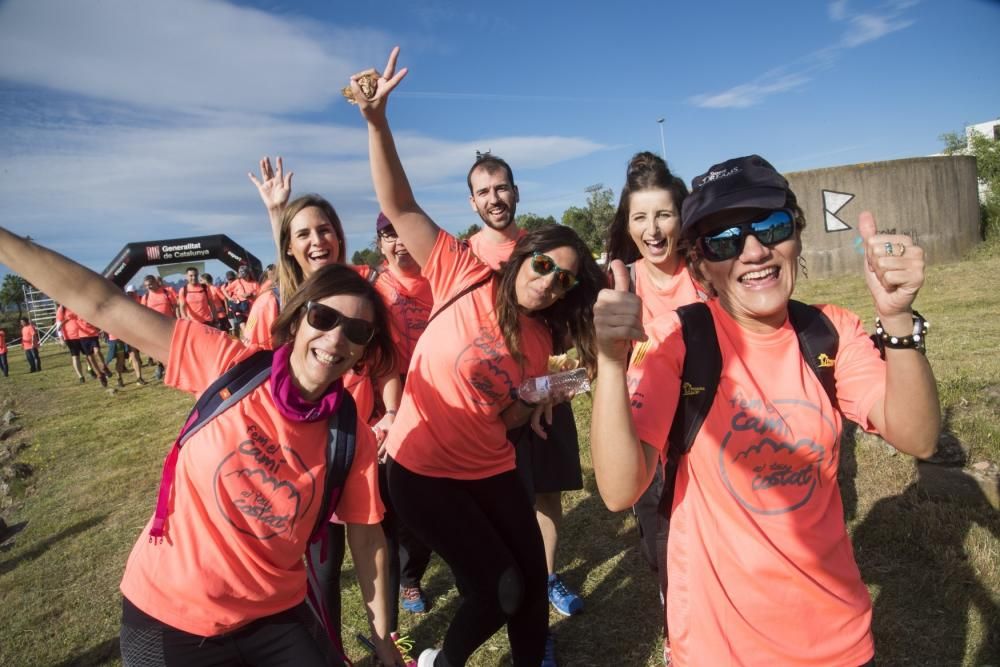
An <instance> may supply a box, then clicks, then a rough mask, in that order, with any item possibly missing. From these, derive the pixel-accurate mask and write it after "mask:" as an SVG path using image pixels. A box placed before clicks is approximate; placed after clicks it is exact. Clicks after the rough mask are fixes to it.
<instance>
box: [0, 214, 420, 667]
mask: <svg viewBox="0 0 1000 667" xmlns="http://www.w3.org/2000/svg"><path fill="white" fill-rule="evenodd" d="M0 263H3V264H5V265H7V266H9V267H10V268H11V269H13V270H14V271H17V272H18V273H19V274H21V275H22V276H23V277H24V278H25V279H26V280H29V281H31V282H32V283H33V284H35V285H36V286H37V287H38V288H39V289H41V290H44V291H45V293H47V294H49V295H51V296H52V297H53V298H56V299H58V300H59V301H60V302H62V303H64V304H66V306H67V307H69V308H72V309H73V310H75V311H76V312H78V313H80V315H81V316H82V317H85V318H86V319H87V320H89V321H91V322H93V323H94V324H95V325H97V326H99V327H101V328H102V329H104V330H105V331H107V332H109V333H111V334H114V335H115V336H116V337H118V338H120V339H122V340H124V341H126V342H127V343H129V344H130V345H134V346H136V347H141V348H142V349H143V350H144V351H146V352H148V353H150V354H152V355H154V356H155V357H156V358H158V359H162V360H164V361H168V362H169V363H168V364H167V376H166V378H165V382H166V383H167V384H169V385H171V386H173V387H176V388H178V389H180V390H182V391H187V392H191V393H194V394H201V393H203V392H204V391H205V390H206V388H207V387H209V386H210V385H213V383H214V382H215V381H216V379H217V378H219V377H220V376H221V375H223V374H226V373H228V372H229V371H230V370H232V369H233V368H235V367H240V368H244V367H245V366H246V364H244V362H247V361H248V360H249V359H251V358H253V359H258V358H259V357H258V356H257V355H255V354H254V353H255V350H254V349H252V348H246V347H244V346H243V345H242V344H241V343H240V342H239V341H235V340H233V339H232V338H230V337H229V336H227V335H225V334H224V333H223V332H221V331H219V330H218V329H215V328H212V327H210V326H208V325H204V324H201V323H199V322H194V321H190V320H174V319H172V318H168V317H166V316H164V315H161V314H159V313H157V312H155V311H153V310H151V309H149V308H144V307H142V306H140V305H139V304H137V303H135V302H134V301H132V299H130V298H128V297H127V296H125V295H124V294H122V293H121V292H120V291H119V290H117V289H116V288H115V287H114V286H113V285H111V283H109V282H108V281H106V280H104V279H103V278H101V277H100V276H98V275H97V274H95V273H93V272H92V271H89V270H88V269H85V268H84V267H82V266H80V265H79V264H76V263H74V262H72V261H70V260H68V259H66V258H65V257H62V256H61V255H58V254H56V253H54V252H51V251H49V250H46V249H45V248H42V247H40V246H37V245H35V244H33V243H31V242H30V241H26V240H25V239H22V238H20V237H17V236H14V235H13V234H11V233H10V232H8V231H7V230H5V229H2V228H0ZM275 332H276V342H277V343H278V348H277V349H276V350H275V352H274V355H273V360H272V361H271V364H270V368H269V370H268V375H267V379H266V380H264V381H263V382H262V383H260V384H259V385H256V386H255V387H254V388H252V389H250V390H249V391H248V392H247V393H246V394H245V395H243V396H242V397H241V398H239V399H238V403H239V405H238V406H234V407H235V409H224V410H221V411H219V412H217V413H216V414H215V418H214V419H213V420H212V422H211V425H209V426H207V427H205V428H201V429H199V430H197V431H192V434H191V435H190V438H188V439H187V440H186V443H185V444H184V446H183V447H180V446H179V445H177V446H175V447H174V449H173V450H172V451H171V454H170V456H168V458H167V462H166V463H165V464H164V476H163V480H162V482H161V495H160V498H159V501H158V502H157V509H156V513H155V514H154V516H153V518H152V519H151V520H150V523H149V524H148V525H147V527H146V528H145V529H144V530H143V534H142V535H141V536H140V537H139V539H138V540H137V542H136V544H135V546H134V547H133V549H132V553H131V555H130V556H129V560H128V565H127V566H126V570H125V575H124V577H123V579H122V583H121V590H122V593H123V596H124V598H123V614H122V632H121V650H122V658H123V662H124V664H126V665H137V666H143V667H144V666H146V665H183V666H184V667H192V666H197V665H207V664H233V663H237V662H242V661H244V660H247V661H255V662H267V663H269V664H273V663H274V662H278V661H284V662H287V663H289V664H292V663H294V664H302V665H317V666H319V665H326V664H328V663H327V660H328V656H329V655H333V654H334V653H335V651H336V650H338V649H337V648H335V647H333V646H332V645H331V644H330V643H329V642H327V641H326V640H325V639H320V638H317V637H315V636H314V634H313V632H312V627H313V626H314V625H315V624H316V623H317V620H316V619H315V617H314V616H313V614H312V612H311V611H310V609H309V608H308V606H307V605H306V602H305V596H306V572H305V568H304V566H303V555H304V554H305V551H306V547H307V542H308V540H309V539H310V535H311V534H312V531H313V527H314V526H316V525H322V522H325V521H326V520H327V518H326V517H321V516H320V511H321V506H325V505H326V503H324V502H320V500H321V499H322V498H324V497H326V496H327V495H330V494H332V495H333V496H334V497H337V498H339V502H336V503H335V504H334V508H335V510H336V512H337V515H338V516H339V517H340V519H341V520H343V521H345V522H347V523H349V524H357V525H364V526H372V527H373V528H374V530H372V531H369V532H368V533H367V534H368V535H369V536H370V539H368V540H367V541H365V542H363V543H362V542H361V541H359V542H358V544H357V550H356V551H355V554H356V556H355V566H356V569H357V570H358V577H359V580H361V584H362V588H363V589H364V590H365V591H366V593H367V595H366V598H367V599H369V600H372V601H373V602H372V603H371V604H372V605H377V604H378V603H379V601H380V600H383V599H384V597H385V591H384V582H383V581H382V580H381V578H380V577H379V573H378V570H377V569H376V566H375V564H376V562H378V561H379V560H382V559H384V557H385V555H384V551H385V543H384V540H380V539H378V536H379V535H381V530H380V529H379V528H378V525H377V524H378V522H379V521H380V519H381V518H382V512H383V509H382V502H381V500H380V498H379V492H378V486H377V484H378V481H377V472H376V461H375V443H374V436H373V434H372V433H371V431H370V429H368V428H367V426H366V425H365V424H364V423H363V422H360V421H359V420H358V419H357V418H356V417H355V418H354V419H353V420H352V421H345V420H344V419H342V418H341V417H342V416H343V415H348V414H350V415H353V401H352V399H351V397H350V396H349V395H348V394H347V392H345V391H344V389H343V383H342V380H341V377H342V375H343V374H344V372H345V371H346V370H347V369H348V368H351V367H354V366H358V365H363V366H370V367H372V368H373V369H374V370H376V371H377V370H379V369H381V368H382V367H384V365H386V364H389V365H391V363H392V362H391V360H392V346H391V345H392V344H391V341H390V339H389V336H388V327H387V322H386V315H385V310H384V308H383V307H382V304H381V302H380V301H379V299H378V296H377V295H376V294H375V292H374V290H373V289H372V287H371V285H369V284H368V283H367V282H366V281H365V280H364V279H362V278H360V277H359V276H358V275H357V274H355V273H354V272H353V271H351V270H350V269H347V268H346V267H341V266H330V267H326V268H324V269H322V270H320V271H317V272H315V273H314V274H313V276H312V277H310V279H309V280H307V281H306V282H305V283H304V284H303V285H302V289H301V290H300V291H299V292H298V293H297V294H296V295H294V296H293V297H292V299H291V300H290V301H289V303H288V304H287V306H286V309H285V311H284V312H283V313H282V316H281V317H280V318H279V320H278V322H277V324H276V327H275ZM255 363H256V362H255ZM211 395H212V396H214V395H215V393H214V392H213V393H212V394H211ZM331 431H332V435H331ZM341 433H342V434H344V436H345V437H351V438H353V439H354V440H355V442H356V447H355V451H356V454H355V457H354V461H353V464H352V465H351V466H350V468H349V469H348V471H347V474H346V478H345V480H344V482H343V485H342V486H341V487H340V493H339V494H337V493H333V491H334V490H333V489H332V488H326V487H325V484H324V482H323V481H322V480H326V479H327V475H326V468H327V442H328V440H329V438H331V437H336V438H339V437H341V436H340V435H339V434H341ZM147 533H148V534H147ZM352 546H355V545H354V544H352ZM376 612H378V613H376ZM369 613H370V617H371V618H372V619H373V627H372V632H373V635H374V637H375V641H376V647H377V650H378V652H379V656H380V658H381V659H382V660H383V661H384V662H385V663H387V664H402V661H401V659H400V657H399V654H398V652H397V651H396V650H395V647H394V645H393V644H392V641H391V639H390V638H389V635H388V631H387V630H386V628H385V627H384V625H380V624H379V623H378V622H377V619H378V618H380V617H381V618H384V610H372V609H370V610H369ZM324 614H327V612H326V610H324ZM338 620H339V619H338ZM334 630H339V628H334ZM222 636H225V639H221V637H222Z"/></svg>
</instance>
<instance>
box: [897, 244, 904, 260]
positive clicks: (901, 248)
mask: <svg viewBox="0 0 1000 667" xmlns="http://www.w3.org/2000/svg"><path fill="white" fill-rule="evenodd" d="M896 245H898V246H899V256H900V257H902V256H903V255H905V254H906V246H905V245H903V244H902V243H897V244H896Z"/></svg>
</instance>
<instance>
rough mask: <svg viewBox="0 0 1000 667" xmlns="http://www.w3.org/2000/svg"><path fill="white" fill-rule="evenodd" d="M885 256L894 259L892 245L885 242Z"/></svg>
mask: <svg viewBox="0 0 1000 667" xmlns="http://www.w3.org/2000/svg"><path fill="white" fill-rule="evenodd" d="M885 254H886V255H887V256H888V257H892V244H891V243H889V242H888V241H886V242H885Z"/></svg>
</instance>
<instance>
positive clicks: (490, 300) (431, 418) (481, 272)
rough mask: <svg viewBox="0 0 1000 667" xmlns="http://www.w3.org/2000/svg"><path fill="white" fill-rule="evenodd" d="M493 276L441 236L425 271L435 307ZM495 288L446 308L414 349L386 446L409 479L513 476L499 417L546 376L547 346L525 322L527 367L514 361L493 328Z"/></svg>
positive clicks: (535, 325) (545, 334) (491, 284)
mask: <svg viewBox="0 0 1000 667" xmlns="http://www.w3.org/2000/svg"><path fill="white" fill-rule="evenodd" d="M491 274H492V270H491V269H490V268H489V267H488V266H486V265H485V264H483V263H482V262H481V261H479V259H477V258H476V256H475V255H473V254H472V252H471V251H470V250H469V248H468V246H467V245H466V244H464V243H462V242H460V241H458V240H457V239H455V238H454V237H453V236H451V235H450V234H448V233H447V232H445V231H444V230H441V231H440V232H439V233H438V237H437V241H436V242H435V244H434V248H433V250H432V251H431V254H430V257H428V259H427V262H426V263H425V265H424V277H426V278H427V280H428V282H429V283H430V286H431V291H432V292H433V294H434V303H435V304H436V307H440V305H443V304H445V303H447V302H448V300H449V299H451V298H452V297H453V296H454V295H455V294H458V293H459V292H461V291H462V290H463V289H464V288H465V287H467V286H469V285H473V284H475V283H477V282H478V281H480V280H482V279H484V278H487V277H489V276H491ZM496 284H497V283H496V280H493V279H491V280H489V281H487V282H486V283H485V284H483V285H481V286H480V287H478V288H477V289H474V290H472V291H471V292H469V293H467V294H465V295H464V296H462V297H461V298H459V299H458V300H457V301H455V302H454V303H453V304H451V305H450V306H448V307H447V308H446V309H445V310H444V311H442V312H441V313H440V315H438V316H437V317H435V318H434V319H433V321H431V322H430V323H429V324H428V325H427V328H426V330H425V331H424V334H423V336H421V338H420V340H419V341H418V342H417V346H416V350H415V351H414V354H413V361H412V362H411V363H410V369H409V373H408V374H407V377H406V386H405V387H404V389H403V401H402V404H401V405H400V408H399V414H398V415H397V416H396V421H395V423H394V424H393V427H392V428H391V429H390V430H389V436H388V438H387V439H386V448H387V450H388V452H389V455H390V456H392V458H393V459H395V460H396V461H398V462H399V463H401V464H402V465H403V466H405V467H406V468H408V469H409V470H412V471H413V472H416V473H419V474H421V475H427V476H429V477H451V478H455V479H482V478H485V477H491V476H493V475H497V474H499V473H501V472H506V471H508V470H512V469H513V468H514V448H513V446H511V444H510V443H509V442H508V441H507V434H506V428H505V426H504V424H503V421H502V419H501V417H500V413H501V412H502V411H503V410H504V409H506V408H507V407H508V406H509V405H510V404H511V403H512V402H513V401H514V400H515V395H516V389H517V387H518V385H520V384H521V382H522V380H523V379H524V378H527V377H534V376H538V375H544V374H545V373H546V372H547V363H548V356H549V354H551V353H552V338H551V336H550V335H549V331H548V329H547V328H546V327H545V326H544V325H543V324H542V322H541V321H539V320H538V319H535V318H532V317H528V316H524V315H522V316H521V317H520V321H519V328H520V331H521V349H522V353H523V356H524V363H523V365H522V364H520V363H518V362H517V361H515V360H514V359H513V358H512V357H511V355H510V352H509V351H508V349H507V345H506V343H505V342H504V338H503V336H502V335H501V333H500V330H499V325H498V322H497V313H496V307H495V305H494V290H495V288H496Z"/></svg>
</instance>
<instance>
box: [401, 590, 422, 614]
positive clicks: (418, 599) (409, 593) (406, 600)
mask: <svg viewBox="0 0 1000 667" xmlns="http://www.w3.org/2000/svg"><path fill="white" fill-rule="evenodd" d="M399 599H400V604H401V605H402V606H403V609H405V610H406V611H408V612H410V613H411V614H423V613H424V612H426V611H427V598H426V597H424V592H423V591H422V590H420V587H419V586H414V587H413V588H410V587H407V586H404V587H403V588H402V591H401V592H400V594H399Z"/></svg>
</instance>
